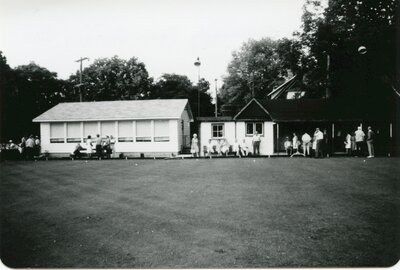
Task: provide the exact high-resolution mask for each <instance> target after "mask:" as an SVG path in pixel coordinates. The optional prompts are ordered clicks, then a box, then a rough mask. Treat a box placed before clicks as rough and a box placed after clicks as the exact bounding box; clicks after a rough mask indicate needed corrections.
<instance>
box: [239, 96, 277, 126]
mask: <svg viewBox="0 0 400 270" xmlns="http://www.w3.org/2000/svg"><path fill="white" fill-rule="evenodd" d="M233 119H235V120H242V121H243V120H244V121H246V120H249V121H250V120H266V121H271V120H272V119H271V115H270V114H269V112H268V111H267V110H266V109H265V108H264V106H263V105H261V104H260V102H259V101H257V100H256V99H252V100H251V101H250V102H249V103H247V104H246V106H244V107H243V108H242V109H241V110H240V111H239V112H238V113H237V114H236V115H235V117H234V118H233Z"/></svg>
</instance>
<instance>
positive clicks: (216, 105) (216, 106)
mask: <svg viewBox="0 0 400 270" xmlns="http://www.w3.org/2000/svg"><path fill="white" fill-rule="evenodd" d="M217 82H218V79H215V117H218V85H217Z"/></svg>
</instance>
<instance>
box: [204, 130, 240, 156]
mask: <svg viewBox="0 0 400 270" xmlns="http://www.w3.org/2000/svg"><path fill="white" fill-rule="evenodd" d="M212 124H223V125H224V137H223V138H225V139H226V140H227V141H228V143H229V144H230V145H232V144H234V143H235V122H215V123H214V122H213V123H210V122H201V124H200V151H201V155H204V153H203V148H204V146H207V144H208V140H209V139H212V140H215V139H213V138H212V129H211V126H212Z"/></svg>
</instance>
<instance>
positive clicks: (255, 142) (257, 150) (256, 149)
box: [252, 131, 261, 156]
mask: <svg viewBox="0 0 400 270" xmlns="http://www.w3.org/2000/svg"><path fill="white" fill-rule="evenodd" d="M252 142H253V155H258V156H259V155H260V142H261V137H260V134H258V132H257V131H256V132H255V133H254V135H253V140H252Z"/></svg>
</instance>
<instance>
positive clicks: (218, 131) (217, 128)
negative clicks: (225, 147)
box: [211, 124, 224, 138]
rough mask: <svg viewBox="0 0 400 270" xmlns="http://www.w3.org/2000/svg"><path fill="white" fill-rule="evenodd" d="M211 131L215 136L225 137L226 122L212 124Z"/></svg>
mask: <svg viewBox="0 0 400 270" xmlns="http://www.w3.org/2000/svg"><path fill="white" fill-rule="evenodd" d="M211 132H212V137H213V138H222V137H224V124H212V125H211Z"/></svg>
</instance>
